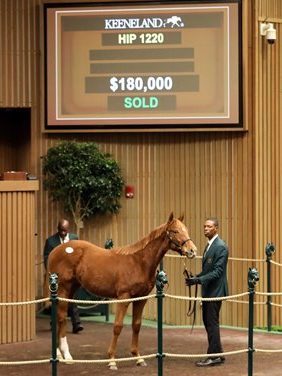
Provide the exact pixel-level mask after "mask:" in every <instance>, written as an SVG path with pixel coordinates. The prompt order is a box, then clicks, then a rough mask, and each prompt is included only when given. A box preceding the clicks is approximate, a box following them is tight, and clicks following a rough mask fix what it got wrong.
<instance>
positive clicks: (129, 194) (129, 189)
mask: <svg viewBox="0 0 282 376" xmlns="http://www.w3.org/2000/svg"><path fill="white" fill-rule="evenodd" d="M125 197H126V198H133V197H134V187H133V185H126V186H125Z"/></svg>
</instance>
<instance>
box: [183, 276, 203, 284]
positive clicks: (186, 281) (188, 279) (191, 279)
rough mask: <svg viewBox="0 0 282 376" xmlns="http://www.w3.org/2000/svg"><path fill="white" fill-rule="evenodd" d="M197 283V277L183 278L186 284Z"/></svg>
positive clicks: (198, 281)
mask: <svg viewBox="0 0 282 376" xmlns="http://www.w3.org/2000/svg"><path fill="white" fill-rule="evenodd" d="M198 283H200V280H199V278H197V277H192V278H185V284H186V286H193V285H197V284H198Z"/></svg>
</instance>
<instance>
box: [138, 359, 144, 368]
mask: <svg viewBox="0 0 282 376" xmlns="http://www.w3.org/2000/svg"><path fill="white" fill-rule="evenodd" d="M136 365H137V366H138V367H147V363H146V362H145V360H144V359H138V360H137V361H136Z"/></svg>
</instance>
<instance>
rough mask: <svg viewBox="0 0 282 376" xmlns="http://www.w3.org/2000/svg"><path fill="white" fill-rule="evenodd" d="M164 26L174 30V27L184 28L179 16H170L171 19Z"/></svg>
mask: <svg viewBox="0 0 282 376" xmlns="http://www.w3.org/2000/svg"><path fill="white" fill-rule="evenodd" d="M164 24H165V26H168V25H170V27H172V28H174V26H177V27H183V26H184V23H183V22H182V19H181V17H179V16H172V17H170V18H168V19H167V20H166V21H165V23H164Z"/></svg>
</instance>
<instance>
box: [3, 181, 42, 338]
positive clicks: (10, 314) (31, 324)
mask: <svg viewBox="0 0 282 376" xmlns="http://www.w3.org/2000/svg"><path fill="white" fill-rule="evenodd" d="M36 190H38V182H37V181H0V284H1V288H0V297H1V298H0V301H1V302H29V301H31V300H34V297H35V284H34V282H35V267H34V243H35V237H34V214H35V191H36ZM34 313H35V304H25V305H15V306H1V307H0V343H13V342H22V341H28V340H31V339H33V338H34V337H35V319H34Z"/></svg>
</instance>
